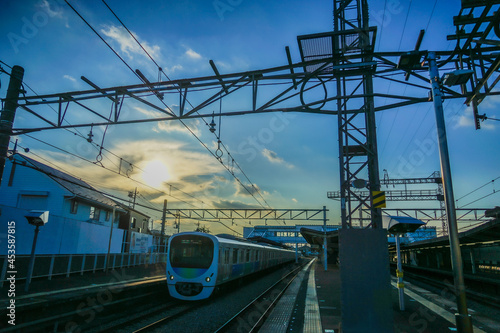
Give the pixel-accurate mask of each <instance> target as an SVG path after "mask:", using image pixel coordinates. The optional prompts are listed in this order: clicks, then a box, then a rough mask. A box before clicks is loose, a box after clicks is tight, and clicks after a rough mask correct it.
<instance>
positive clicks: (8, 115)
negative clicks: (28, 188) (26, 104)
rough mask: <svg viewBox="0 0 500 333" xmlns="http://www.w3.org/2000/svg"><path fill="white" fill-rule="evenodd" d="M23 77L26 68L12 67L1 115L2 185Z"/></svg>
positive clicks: (0, 162)
mask: <svg viewBox="0 0 500 333" xmlns="http://www.w3.org/2000/svg"><path fill="white" fill-rule="evenodd" d="M23 77H24V68H22V67H20V66H14V67H12V72H11V74H10V81H9V87H8V88H7V96H6V98H5V105H4V109H3V110H2V113H1V115H0V184H1V183H2V175H3V170H4V168H5V161H6V159H7V152H8V151H9V142H10V135H11V134H12V126H13V124H14V118H15V116H16V109H17V100H18V98H19V92H20V91H21V84H22V82H23Z"/></svg>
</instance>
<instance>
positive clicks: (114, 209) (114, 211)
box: [106, 206, 116, 271]
mask: <svg viewBox="0 0 500 333" xmlns="http://www.w3.org/2000/svg"><path fill="white" fill-rule="evenodd" d="M115 213H116V206H113V214H112V215H111V230H110V231H109V243H108V254H107V255H106V271H108V266H109V253H110V252H111V239H112V236H113V224H115Z"/></svg>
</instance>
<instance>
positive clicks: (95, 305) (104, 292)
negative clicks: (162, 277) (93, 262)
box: [2, 281, 169, 332]
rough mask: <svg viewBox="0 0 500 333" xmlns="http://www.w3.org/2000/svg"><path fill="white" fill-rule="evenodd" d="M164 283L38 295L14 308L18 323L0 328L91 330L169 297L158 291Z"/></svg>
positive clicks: (26, 330) (24, 330)
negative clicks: (121, 313) (118, 315)
mask: <svg viewBox="0 0 500 333" xmlns="http://www.w3.org/2000/svg"><path fill="white" fill-rule="evenodd" d="M164 284H165V281H163V282H153V283H149V284H145V285H141V286H134V287H130V288H124V287H123V286H118V285H117V286H111V287H108V288H99V289H95V290H85V289H82V290H77V291H75V292H74V293H71V294H64V295H55V296H54V295H52V296H38V297H37V298H35V299H33V300H32V301H31V303H29V304H25V305H21V304H20V306H18V308H17V309H16V310H17V311H16V321H17V324H16V325H15V326H11V327H6V328H2V332H49V331H52V332H73V331H85V332H87V331H91V330H93V329H94V327H99V326H101V325H102V323H103V320H109V317H112V316H113V314H115V313H117V312H118V311H120V310H121V309H126V308H129V307H131V306H133V305H137V304H143V303H145V304H151V300H153V299H155V298H158V296H160V297H162V298H165V297H167V298H169V296H168V292H166V293H165V292H161V291H160V292H158V288H159V287H160V288H161V286H162V285H163V286H164ZM165 289H166V288H165Z"/></svg>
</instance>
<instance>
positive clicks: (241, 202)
mask: <svg viewBox="0 0 500 333" xmlns="http://www.w3.org/2000/svg"><path fill="white" fill-rule="evenodd" d="M69 3H70V4H71V5H72V6H73V7H74V8H75V9H76V10H77V11H78V12H79V13H80V15H81V16H82V17H83V18H85V20H86V21H87V22H88V23H89V24H90V25H91V26H92V27H93V28H94V29H95V30H96V31H97V32H99V34H100V35H101V36H102V37H103V38H104V39H105V40H106V42H107V43H109V45H111V46H112V47H113V49H114V50H115V51H116V52H117V53H118V54H119V55H120V56H121V57H122V58H123V59H124V60H125V61H126V62H127V63H128V64H129V65H130V66H131V67H132V68H133V69H140V70H141V72H143V73H144V74H145V75H146V76H147V77H148V78H149V79H150V81H152V82H154V81H156V80H157V79H158V71H157V68H156V66H155V64H154V63H153V62H152V61H151V60H150V59H149V58H148V57H147V55H146V53H145V52H144V51H143V50H142V49H141V48H140V47H139V46H138V45H137V44H136V43H135V41H134V40H133V39H132V38H131V37H130V35H129V34H128V32H127V31H126V30H125V29H124V28H123V26H122V25H121V24H120V22H119V21H118V20H117V19H116V18H115V17H114V16H113V14H112V13H111V11H110V10H109V9H108V8H107V7H106V5H105V4H104V3H103V2H102V1H101V0H88V1H77V0H69ZM106 3H107V4H108V5H109V7H110V8H111V9H113V11H114V12H115V13H116V15H117V16H118V17H119V18H120V20H121V21H122V22H123V23H124V24H125V25H126V26H127V28H128V29H129V30H130V31H131V32H132V33H133V34H134V35H135V36H136V38H137V39H138V40H139V41H140V42H141V44H142V46H143V47H144V48H145V49H146V50H147V51H148V53H149V54H150V55H151V56H152V57H153V58H154V59H155V61H156V62H157V63H158V64H159V65H160V66H161V67H162V69H163V71H164V72H165V73H166V74H167V75H168V77H169V78H170V79H185V78H194V77H202V76H209V75H213V71H212V68H211V67H210V65H209V60H213V61H214V62H215V64H216V65H217V68H218V69H219V71H220V72H221V73H222V74H227V73H236V72H241V71H248V70H258V69H264V68H270V67H275V66H283V65H286V64H287V58H286V53H285V47H286V46H289V47H290V50H291V55H292V60H293V61H294V62H299V61H300V55H299V50H298V45H297V36H298V35H304V34H312V33H320V32H327V31H331V30H332V29H333V14H332V9H333V2H332V1H323V0H318V1H298V0H287V1H264V0H252V1H249V0H216V1H200V0H196V1H194V0H193V1H187V0H186V1H156V0H152V1H148V2H144V1H117V0H107V1H106ZM369 5H370V7H369V8H370V9H369V11H370V25H372V26H377V30H378V31H377V38H376V44H375V51H410V50H413V49H414V46H415V42H416V39H417V36H418V33H419V31H420V30H421V29H426V35H425V37H424V40H423V42H422V46H421V49H422V50H424V49H425V50H451V49H453V47H454V44H453V42H450V41H447V39H446V36H447V35H449V34H452V33H454V26H453V16H455V15H457V14H458V12H459V9H460V1H459V0H455V1H444V0H437V1H436V0H423V1H418V2H417V1H403V0H377V1H369ZM0 21H1V22H2V25H1V26H0V36H1V37H0V38H1V45H2V47H1V49H0V61H2V62H1V63H0V65H1V66H2V68H3V69H4V70H5V71H7V72H10V68H9V66H14V65H19V66H22V67H23V68H24V69H25V75H24V83H25V88H27V87H29V89H26V90H27V96H32V95H34V94H35V93H36V94H39V95H42V94H51V93H62V92H67V91H78V90H85V89H89V86H88V85H87V84H86V83H85V82H84V81H83V80H82V79H80V77H81V76H85V77H87V78H88V79H90V80H91V81H92V82H94V83H96V84H97V85H99V86H100V87H111V86H121V85H131V84H139V83H141V82H140V81H139V79H138V78H137V77H136V76H135V75H134V74H133V73H132V72H131V71H130V70H129V69H128V68H127V67H126V66H125V65H124V64H123V62H122V61H120V59H119V58H118V57H117V56H116V55H115V54H114V53H113V52H112V51H111V50H110V49H109V48H108V47H107V46H106V44H105V43H104V42H103V41H102V40H101V39H99V37H98V36H97V35H96V34H95V33H94V32H93V31H92V30H91V29H90V28H89V27H88V26H87V25H86V24H85V23H84V22H83V20H82V19H81V18H80V17H78V15H77V14H76V13H75V12H74V11H73V10H72V9H71V8H70V7H69V6H68V5H67V4H66V3H65V2H64V1H62V0H52V1H50V0H23V1H14V0H4V1H2V10H1V11H0ZM424 75H425V73H424ZM402 77H403V74H401V77H400V78H402ZM162 80H166V78H165V77H164V76H162ZM0 82H1V87H0V96H1V97H2V98H4V97H5V94H6V90H7V86H8V82H9V76H8V75H7V74H5V73H1V74H0ZM420 83H422V82H420ZM268 89H269V93H271V92H272V91H273V89H276V88H275V87H269V88H268ZM375 90H376V91H377V92H380V93H388V92H390V93H394V94H402V95H411V94H412V89H411V88H405V87H403V86H401V85H397V84H388V83H387V82H386V81H383V82H378V83H377V82H376V83H375ZM261 91H263V92H262V94H263V95H265V94H266V91H265V90H261ZM193 102H196V101H195V100H193ZM239 102H241V101H239V100H238V98H232V99H230V98H228V100H227V102H226V101H224V106H223V108H224V110H231V109H233V108H234V109H238V107H240V105H238V103H239ZM386 102H387V101H385V100H384V99H377V100H376V101H375V103H376V106H379V105H381V104H382V105H383V104H384V103H386ZM167 103H168V104H169V106H170V107H172V108H173V109H175V108H176V107H177V108H178V100H177V101H174V100H167ZM241 103H243V102H241ZM93 107H95V108H97V109H101V108H102V109H104V110H105V111H103V113H107V112H109V105H108V104H106V105H105V104H99V102H95V104H93ZM221 107H222V106H221ZM214 108H215V106H214ZM444 109H445V118H446V126H447V133H448V140H449V148H450V160H451V167H452V175H453V182H454V192H455V198H456V199H457V202H456V205H457V207H465V208H492V207H494V206H496V205H499V196H498V194H497V193H498V190H499V189H500V186H499V185H498V184H499V182H500V180H498V179H497V178H498V177H499V176H500V171H499V168H498V165H499V164H500V157H499V154H498V148H499V141H500V140H499V139H500V134H499V126H500V125H499V124H498V122H496V121H491V120H490V121H485V122H483V123H482V129H481V130H479V131H477V130H475V128H474V124H473V118H472V112H471V109H470V108H469V107H467V106H466V105H464V104H463V100H454V101H445V103H444ZM38 110H40V111H39V112H41V113H44V114H50V113H53V112H54V111H53V110H51V109H50V108H49V107H44V108H40V109H38ZM214 111H218V110H217V109H214ZM480 113H486V114H487V115H488V117H491V118H498V119H500V112H499V111H498V100H497V99H496V98H495V97H489V98H487V99H486V100H485V101H484V102H483V103H482V104H481V105H480ZM138 114H139V115H141V116H142V117H144V118H150V117H152V116H153V114H154V111H153V110H150V109H148V108H147V107H145V106H144V105H140V104H130V105H129V106H127V107H126V108H125V109H124V110H123V113H122V117H123V119H128V117H130V118H132V117H133V115H134V116H137V115H138ZM71 117H72V118H68V119H71V120H72V121H75V122H77V121H82V119H83V117H85V115H84V114H78V113H75V114H73V115H72V116H71ZM376 119H377V142H378V151H379V169H380V170H381V174H380V177H381V178H383V177H384V174H383V172H384V170H386V171H387V174H388V175H389V177H390V178H419V177H428V176H430V175H431V174H432V173H433V172H434V171H437V170H439V156H438V149H437V143H436V142H437V134H436V126H435V118H434V109H433V105H432V104H431V103H421V104H417V105H414V106H409V107H401V108H397V109H391V110H387V111H381V112H378V113H377V116H376ZM215 120H216V122H217V131H219V127H220V137H221V141H222V143H223V144H224V145H225V147H227V149H228V151H229V152H230V153H231V157H230V158H229V159H228V156H227V153H226V152H225V153H224V155H223V156H222V157H221V159H223V160H224V161H225V164H226V165H228V166H229V168H228V169H229V170H230V171H232V172H233V173H234V174H235V175H236V177H233V175H232V173H231V172H230V171H228V170H227V169H225V168H223V167H222V165H221V163H220V162H219V161H218V160H217V159H216V158H215V157H214V156H213V155H212V154H211V153H210V152H209V151H208V150H211V151H212V152H213V153H215V152H216V149H217V140H216V139H214V136H213V134H212V133H210V131H209V130H208V128H207V126H206V124H205V123H203V122H202V121H201V120H199V119H198V120H186V121H185V124H186V125H187V127H189V130H187V129H186V127H184V126H183V125H182V124H181V123H179V122H152V123H145V124H134V125H120V126H114V127H113V126H110V127H109V128H107V129H105V128H103V127H96V128H92V135H93V136H92V140H93V143H89V142H88V141H87V140H86V139H87V138H88V137H89V133H90V130H91V129H90V128H80V129H78V130H71V131H66V130H50V131H41V132H35V133H32V134H29V135H20V136H18V137H14V138H12V139H13V140H15V139H17V140H18V142H19V145H20V146H21V147H27V148H29V149H30V152H29V153H27V154H28V156H30V157H32V158H35V159H39V160H40V161H41V162H43V163H47V164H50V165H51V166H54V167H57V168H59V169H61V170H63V171H66V172H68V173H70V174H72V175H74V176H76V177H78V178H81V179H83V180H85V181H87V182H88V183H89V184H91V185H92V186H94V187H96V188H99V189H101V190H103V191H105V192H107V193H110V194H113V195H116V196H118V197H122V198H127V195H128V192H130V191H135V189H136V188H137V191H138V195H137V203H139V204H141V205H146V206H149V207H154V208H155V209H156V210H149V209H146V208H143V207H142V208H141V209H144V211H145V212H146V213H148V214H150V215H151V216H152V217H153V219H155V220H156V221H158V220H159V219H160V218H161V211H160V210H161V208H162V206H163V201H164V200H165V199H166V200H168V207H169V208H172V209H174V208H245V207H247V208H258V207H261V206H262V205H264V206H267V204H268V205H269V206H271V207H272V208H287V209H290V208H294V209H295V208H300V209H322V208H323V206H326V207H327V209H328V210H329V212H328V219H329V223H330V224H339V223H340V204H339V202H338V201H334V200H331V199H328V198H327V196H326V193H327V191H338V190H339V178H340V176H339V166H338V141H337V137H338V134H337V133H338V131H337V117H336V116H332V115H319V114H309V113H266V114H257V115H245V116H237V117H223V118H222V119H221V120H220V126H219V119H217V118H216V119H215ZM208 121H210V119H208ZM39 124H40V125H41V123H40V122H39V120H37V119H36V118H35V117H34V116H33V115H31V114H29V113H27V112H25V111H23V110H21V109H18V111H17V114H16V120H15V123H14V127H18V128H21V127H31V126H35V127H36V126H37V125H39ZM200 141H201V142H203V143H204V145H206V147H205V146H204V145H203V144H201V143H200ZM96 143H97V144H99V145H102V146H103V147H104V148H105V149H104V150H103V151H101V152H100V151H99V148H96V145H95V144H96ZM207 147H208V148H207ZM233 159H234V162H233ZM120 161H121V162H120ZM92 162H95V163H92ZM130 163H131V164H132V165H133V166H132V167H131V166H130ZM236 163H237V165H238V166H239V167H240V169H238V168H236V167H235V164H236ZM241 170H242V171H243V172H242V171H241ZM118 173H120V175H119V174H118ZM123 173H126V174H127V175H128V176H129V177H124V176H123ZM495 179H496V181H494V180H495ZM241 184H244V185H245V186H246V188H247V189H249V190H245V188H244V187H242V185H241ZM250 184H254V186H253V187H252V186H251V185H250ZM483 185H484V186H483ZM382 189H385V188H382ZM386 189H387V190H391V188H386ZM418 189H420V188H418ZM422 189H434V188H432V187H431V188H428V187H426V188H422ZM249 192H252V193H251V194H253V196H252V195H250V193H249ZM471 192H472V193H471ZM481 198H482V199H481ZM476 200H477V201H476ZM266 203H267V204H266ZM406 207H420V208H422V207H423V208H427V207H428V208H431V207H432V208H435V207H439V205H438V203H437V202H409V203H404V204H402V203H395V202H388V204H387V208H406ZM263 222H264V221H262V223H263ZM201 223H202V224H203V225H204V226H206V227H208V228H209V229H210V230H211V232H213V233H220V232H230V230H229V229H228V228H226V227H224V226H223V225H221V224H218V223H209V222H201ZM225 223H226V225H228V226H229V227H231V228H232V229H233V230H236V231H238V232H240V233H241V231H242V227H243V226H251V225H249V224H248V221H234V225H233V224H232V222H231V221H226V222H225ZM269 223H271V222H269ZM282 223H287V224H293V223H292V222H287V221H280V222H279V224H282ZM255 224H258V223H257V222H253V225H255ZM467 226H468V225H467V224H465V225H460V224H459V227H467ZM155 228H159V225H158V224H155ZM194 228H195V221H183V222H182V227H181V231H189V230H193V229H194ZM172 232H174V230H173V223H172V221H169V223H168V225H167V233H172Z"/></svg>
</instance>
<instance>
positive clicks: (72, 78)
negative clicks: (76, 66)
mask: <svg viewBox="0 0 500 333" xmlns="http://www.w3.org/2000/svg"><path fill="white" fill-rule="evenodd" d="M63 78H65V79H67V80H70V81H71V82H76V79H75V78H74V77H72V76H71V75H64V76H63Z"/></svg>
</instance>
